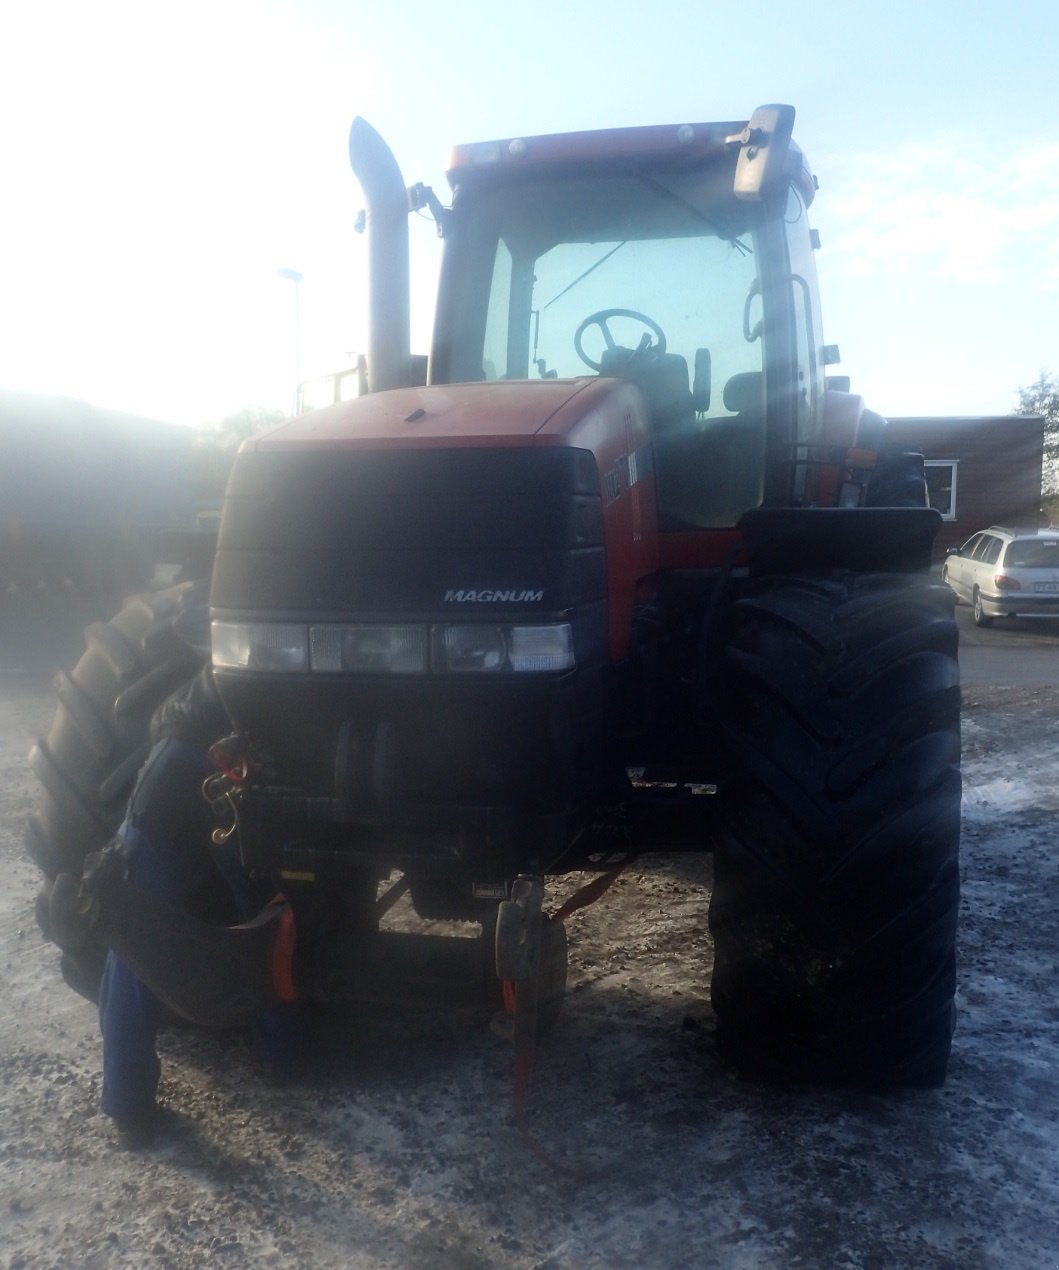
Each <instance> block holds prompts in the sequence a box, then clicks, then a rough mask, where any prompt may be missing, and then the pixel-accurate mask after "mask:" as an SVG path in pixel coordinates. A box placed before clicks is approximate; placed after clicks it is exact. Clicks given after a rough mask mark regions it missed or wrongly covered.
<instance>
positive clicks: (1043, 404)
mask: <svg viewBox="0 0 1059 1270" xmlns="http://www.w3.org/2000/svg"><path fill="white" fill-rule="evenodd" d="M1018 398H1019V400H1018V413H1019V414H1023V415H1042V416H1043V418H1044V474H1043V481H1042V492H1043V493H1044V495H1045V496H1046V497H1056V496H1059V377H1056V376H1053V375H1049V374H1048V373H1047V372H1046V371H1043V370H1042V371H1041V373H1040V374H1039V375H1038V376H1037V378H1036V379H1035V380H1034V381H1033V383H1032V384H1030V385H1029V386H1028V387H1025V388H1020V389H1019V390H1018Z"/></svg>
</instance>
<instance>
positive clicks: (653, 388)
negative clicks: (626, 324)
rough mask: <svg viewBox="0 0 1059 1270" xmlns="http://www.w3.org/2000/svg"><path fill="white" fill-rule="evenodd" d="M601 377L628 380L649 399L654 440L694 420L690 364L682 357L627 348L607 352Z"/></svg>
mask: <svg viewBox="0 0 1059 1270" xmlns="http://www.w3.org/2000/svg"><path fill="white" fill-rule="evenodd" d="M599 373H600V375H601V376H609V377H611V378H615V379H629V380H631V381H632V382H633V383H634V384H636V385H637V387H638V388H639V389H640V390H641V391H642V392H643V395H644V396H645V397H646V398H647V409H648V413H649V414H650V417H651V427H652V429H653V431H654V433H655V436H664V435H665V434H666V433H669V432H671V431H673V430H674V429H677V428H679V427H680V426H681V424H685V425H690V423H691V422H692V421H693V420H694V418H695V406H694V402H693V399H692V396H691V387H690V379H689V376H688V363H687V360H686V359H685V358H683V357H681V356H680V354H679V353H662V354H661V355H659V354H657V353H651V352H648V353H646V354H644V353H636V352H634V351H633V350H632V349H628V348H608V349H605V350H604V353H603V356H602V358H601V359H600V363H599Z"/></svg>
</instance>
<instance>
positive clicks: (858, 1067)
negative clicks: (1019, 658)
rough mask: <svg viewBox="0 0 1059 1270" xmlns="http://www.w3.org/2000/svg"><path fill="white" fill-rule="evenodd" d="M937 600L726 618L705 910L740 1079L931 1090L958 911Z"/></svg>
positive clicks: (770, 599) (871, 584) (956, 786)
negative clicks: (727, 767) (729, 768)
mask: <svg viewBox="0 0 1059 1270" xmlns="http://www.w3.org/2000/svg"><path fill="white" fill-rule="evenodd" d="M952 611H953V598H952V594H951V592H949V591H948V590H947V588H943V587H940V586H932V585H930V584H928V583H927V582H925V581H924V580H921V579H920V578H918V577H911V576H903V575H902V576H893V575H866V576H858V575H854V574H849V573H838V572H836V573H821V574H818V575H806V576H803V577H786V578H779V579H772V580H765V581H763V582H762V583H759V584H757V586H756V587H755V589H754V591H753V593H751V594H748V595H747V596H746V597H745V598H743V599H742V600H740V601H739V603H738V604H737V605H736V611H735V614H734V626H733V633H732V637H731V640H730V644H729V646H728V648H727V650H726V672H727V677H726V689H725V691H724V693H723V694H722V703H721V709H722V728H723V735H724V738H725V740H726V741H727V744H728V746H729V748H730V752H731V755H732V760H733V767H734V773H733V778H732V780H731V782H730V783H729V788H728V789H727V790H726V791H725V793H724V795H723V801H722V802H721V806H720V808H719V810H720V811H721V815H722V822H723V825H724V837H723V840H722V843H721V845H720V846H719V847H718V851H717V856H716V861H715V886H714V892H713V898H712V901H711V906H710V926H711V929H712V931H713V936H714V941H715V951H716V961H715V968H714V976H713V987H712V995H713V1004H714V1010H715V1012H716V1015H717V1025H718V1042H719V1046H720V1049H721V1052H722V1055H723V1056H724V1057H725V1058H727V1059H729V1060H730V1061H732V1062H733V1063H734V1064H735V1065H737V1066H738V1067H740V1068H742V1069H744V1070H746V1071H748V1072H750V1073H753V1074H758V1075H770V1076H776V1077H781V1078H785V1079H796V1080H811V1081H825V1082H828V1083H838V1084H867V1085H873V1086H879V1087H884V1086H894V1085H906V1086H933V1085H938V1084H940V1083H941V1082H942V1080H943V1079H944V1075H945V1069H946V1064H947V1061H948V1056H949V1049H950V1043H951V1036H952V1029H953V1020H954V1012H953V996H954V992H955V932H956V914H957V907H958V902H959V874H958V846H959V814H960V777H959V771H958V766H957V765H958V762H959V682H958V667H957V660H956V639H957V636H956V626H955V623H954V621H953V620H952Z"/></svg>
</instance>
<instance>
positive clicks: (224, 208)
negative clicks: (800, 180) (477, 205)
mask: <svg viewBox="0 0 1059 1270" xmlns="http://www.w3.org/2000/svg"><path fill="white" fill-rule="evenodd" d="M1057 54H1059V5H1057V4H1055V3H1054V0H1048V2H1045V0H1041V2H1039V3H1038V2H1031V0H1008V2H1007V3H999V2H997V0H983V2H978V3H976V2H975V0H961V2H960V3H951V2H950V0H890V2H889V3H887V4H872V5H870V6H868V5H865V4H862V3H859V2H858V0H842V2H839V0H819V2H817V3H814V2H813V0H802V2H801V3H798V2H797V0H786V2H782V0H755V2H753V3H750V4H747V5H745V6H738V5H733V4H731V3H728V4H724V5H720V4H715V3H713V2H712V0H670V2H669V3H667V4H665V5H661V4H659V5H654V6H651V5H647V4H645V3H643V0H607V2H606V3H599V2H598V0H581V3H579V4H576V5H575V4H571V3H570V2H569V0H538V3H536V4H533V5H517V6H516V5H513V4H510V3H507V2H506V0H491V2H486V0H453V3H450V4H448V5H442V4H438V3H437V2H436V0H389V2H388V3H387V4H379V3H373V4H362V3H357V2H355V0H298V2H297V3H290V2H288V0H182V3H181V4H179V5H177V4H173V3H155V2H152V0H93V2H92V3H91V4H86V3H84V0H77V2H76V3H73V2H71V0H56V2H51V3H50V2H49V0H34V3H32V4H31V3H29V2H28V0H23V3H21V4H19V5H9V6H5V7H4V12H3V15H2V16H0V177H2V188H3V191H4V192H3V196H2V198H0V386H4V387H9V388H21V389H27V390H31V391H35V392H49V393H61V394H65V395H70V396H75V397H80V398H83V399H85V400H88V401H91V402H93V403H95V404H97V405H101V406H107V407H110V408H114V409H121V410H128V411H131V412H133V413H136V414H143V415H148V416H151V417H155V418H160V419H168V420H172V421H175V422H182V423H188V424H201V423H210V422H214V421H217V420H219V419H221V418H223V417H224V416H226V415H230V414H232V413H235V412H237V411H239V410H240V409H241V408H243V407H247V406H265V407H276V408H281V409H282V408H285V407H289V406H290V404H291V401H292V399H293V392H294V384H295V380H296V377H297V369H298V365H299V362H298V360H297V359H296V353H295V348H296V343H297V341H296V332H297V330H298V329H299V328H300V345H301V355H300V368H301V372H302V377H303V378H304V377H308V376H311V375H314V374H324V373H327V372H329V371H331V370H334V369H337V368H340V367H341V366H342V365H344V364H346V358H347V356H348V354H349V353H350V352H352V351H357V350H363V349H364V348H365V347H366V343H367V337H366V311H365V298H366V297H365V265H366V260H365V256H366V244H365V242H364V240H363V238H361V237H358V236H357V235H356V234H354V232H353V223H354V219H355V216H356V213H357V211H358V209H359V208H360V207H361V205H362V203H363V199H362V196H361V194H360V191H359V188H358V186H357V184H356V182H355V180H354V178H353V176H352V172H351V170H350V167H349V160H348V150H347V138H348V132H349V126H350V123H351V121H352V119H353V118H354V116H355V115H362V116H364V117H365V118H366V119H367V120H368V121H369V122H371V123H372V124H373V125H374V127H376V128H377V129H378V130H379V131H380V132H381V133H382V135H383V136H384V137H385V138H386V140H387V141H388V143H389V144H390V146H391V148H392V149H393V151H394V153H395V155H396V156H397V158H398V161H399V162H400V165H401V168H402V171H403V174H404V178H405V180H406V182H407V183H409V184H411V183H412V182H415V181H424V182H426V183H427V184H430V185H433V186H434V188H435V189H436V190H437V191H438V192H439V194H440V195H441V196H442V197H443V198H444V196H445V193H446V184H445V176H444V173H445V167H446V161H447V158H448V155H449V151H450V149H451V147H452V146H453V145H454V144H456V143H461V142H468V141H475V140H489V139H494V138H500V137H513V136H520V135H534V134H538V133H548V132H564V131H574V130H580V129H586V128H607V127H624V126H629V125H636V124H650V123H681V122H697V121H707V120H712V119H732V118H746V117H748V116H749V114H750V113H751V112H752V110H753V109H754V107H755V106H757V105H759V104H761V103H763V102H773V101H783V102H790V103H791V104H793V105H794V106H795V107H796V109H797V112H798V117H797V122H796V125H795V137H796V139H797V140H798V142H799V144H800V145H801V146H802V148H803V150H805V151H806V153H807V155H808V157H809V161H810V163H811V165H812V168H813V170H814V172H815V173H816V175H817V177H818V179H819V182H820V193H819V195H818V197H817V199H816V202H815V203H814V205H813V209H812V219H813V222H814V224H815V225H816V227H817V228H818V229H819V231H820V235H821V238H822V242H823V247H822V250H821V251H820V253H819V254H818V259H817V263H818V268H819V271H820V282H821V291H822V307H823V313H824V326H825V335H826V338H827V339H828V341H829V342H833V343H837V344H838V345H839V346H840V348H841V351H842V365H841V367H840V368H839V372H840V373H845V374H849V375H850V376H851V378H852V386H853V388H854V390H855V391H857V392H860V393H862V394H863V395H864V396H865V398H866V399H867V401H868V404H869V405H871V406H872V407H873V408H874V409H876V410H879V411H881V412H882V413H884V414H889V415H893V416H899V415H914V414H941V415H944V414H965V415H966V414H994V413H996V414H1003V413H1007V412H1009V411H1010V410H1011V409H1013V408H1014V405H1015V400H1016V392H1017V388H1018V386H1019V385H1023V384H1029V383H1030V382H1031V381H1032V380H1033V379H1035V378H1036V376H1037V375H1038V374H1039V373H1040V372H1041V371H1042V370H1048V371H1052V372H1055V373H1059V87H1057V77H1056V60H1057ZM411 240H412V274H413V347H414V349H417V350H419V351H422V352H426V351H427V348H428V346H429V340H430V326H431V304H432V295H433V287H434V283H435V280H436V272H437V267H438V261H439V246H438V243H437V240H436V236H435V234H434V229H433V226H432V225H431V224H430V223H429V222H428V221H426V220H419V219H417V218H413V224H412V225H411ZM281 269H283V270H295V271H297V272H298V273H300V274H301V275H302V281H301V283H300V284H298V288H297V289H298V293H299V294H298V303H299V309H300V323H298V324H296V319H295V284H294V283H293V282H291V281H290V280H289V279H286V278H283V277H281V276H280V274H279V272H278V271H279V270H281Z"/></svg>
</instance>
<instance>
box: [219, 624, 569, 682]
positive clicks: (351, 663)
mask: <svg viewBox="0 0 1059 1270" xmlns="http://www.w3.org/2000/svg"><path fill="white" fill-rule="evenodd" d="M211 628H212V642H213V664H214V666H218V667H221V668H223V669H226V670H271V671H292V672H294V671H319V672H321V673H323V674H383V675H425V674H427V673H430V672H433V673H435V674H548V673H552V674H554V673H556V672H557V671H563V670H571V669H573V666H574V634H573V628H572V627H571V626H570V624H569V622H554V623H549V624H547V625H520V624H511V623H492V622H473V623H471V622H468V623H466V624H460V625H448V624H445V625H438V626H429V627H428V626H412V625H409V626H405V625H393V626H388V625H381V624H379V625H376V624H368V623H364V624H357V625H345V624H339V623H331V622H329V623H320V624H319V625H303V624H302V623H298V622H224V621H215V622H213V623H211Z"/></svg>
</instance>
